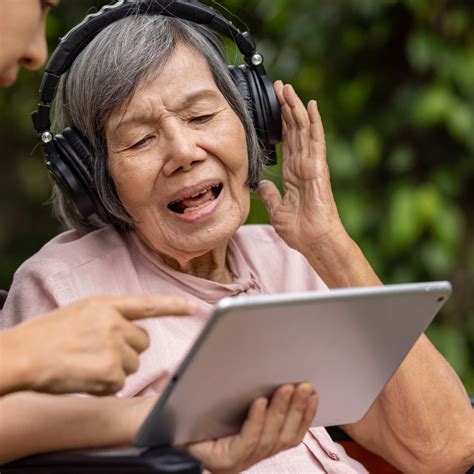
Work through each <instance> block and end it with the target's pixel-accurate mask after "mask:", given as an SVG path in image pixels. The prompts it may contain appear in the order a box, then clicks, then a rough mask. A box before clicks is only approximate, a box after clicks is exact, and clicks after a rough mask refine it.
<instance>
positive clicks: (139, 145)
mask: <svg viewBox="0 0 474 474" xmlns="http://www.w3.org/2000/svg"><path fill="white" fill-rule="evenodd" d="M152 138H153V135H147V136H146V137H144V138H142V139H141V140H139V141H138V142H136V143H134V144H133V145H132V146H131V147H129V149H130V150H137V149H139V148H142V147H144V146H145V145H146V144H147V143H148V141H149V140H151V139H152Z"/></svg>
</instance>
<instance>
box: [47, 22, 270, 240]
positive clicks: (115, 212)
mask: <svg viewBox="0 0 474 474" xmlns="http://www.w3.org/2000/svg"><path fill="white" fill-rule="evenodd" d="M178 43H183V44H185V45H186V46H188V47H191V48H193V49H195V50H196V51H197V52H198V53H199V54H201V55H202V57H203V58H204V59H205V60H206V62H207V64H208V65H209V68H210V70H211V73H212V75H213V77H214V80H215V82H216V85H217V87H218V89H219V90H220V91H221V93H222V94H223V96H224V97H225V99H226V100H227V102H228V103H229V105H230V106H231V107H232V109H233V110H234V111H235V113H236V114H237V116H238V117H239V118H240V120H241V122H242V124H243V126H244V129H245V132H246V137H247V150H248V159H249V174H248V179H247V183H248V185H249V186H250V187H251V188H252V189H255V188H256V186H257V184H258V182H259V180H260V177H261V173H262V170H263V163H264V151H263V148H262V146H261V145H260V143H259V140H258V138H257V134H256V131H255V129H254V126H253V123H252V119H251V117H250V114H249V112H248V111H247V108H246V105H245V103H244V100H243V98H242V96H241V94H240V92H239V91H238V89H237V87H236V86H235V84H234V82H233V81H232V79H231V77H230V74H229V72H228V68H227V62H226V58H225V55H224V52H223V49H222V46H221V43H220V41H219V39H218V38H217V37H216V35H215V34H214V33H212V32H211V31H209V30H208V29H206V28H205V27H203V26H201V25H197V24H194V23H191V22H187V21H185V20H182V19H177V18H171V17H166V16H152V15H137V16H133V17H128V18H124V19H122V20H119V21H117V22H115V23H112V24H111V25H109V26H108V27H107V28H105V29H104V30H103V31H101V32H100V33H99V34H98V35H97V36H96V37H95V38H94V40H93V41H92V42H91V43H90V44H89V45H88V46H87V47H86V48H85V49H84V51H82V53H81V54H80V55H79V56H78V57H77V59H76V60H75V61H74V63H73V65H72V66H71V68H70V70H69V71H68V72H67V73H66V74H65V75H64V76H63V77H62V79H61V82H60V85H59V91H58V94H57V99H56V102H55V120H54V127H55V129H56V131H60V130H63V129H64V128H65V127H75V128H76V129H77V130H79V131H80V132H81V133H82V134H83V135H84V136H85V138H86V139H87V140H88V141H89V143H90V144H91V146H92V147H93V149H94V160H93V163H90V164H89V165H90V167H91V170H92V174H93V177H94V182H95V186H96V188H97V192H98V194H99V196H100V199H101V201H102V203H103V206H104V208H105V209H106V211H107V213H108V217H109V221H110V222H111V223H112V224H113V225H114V226H115V227H116V228H117V229H119V230H129V229H132V228H133V224H134V221H133V218H132V217H131V216H130V215H129V214H128V212H127V211H126V209H125V208H124V206H123V205H122V203H121V202H120V199H119V197H118V195H117V192H116V189H115V186H114V183H113V181H112V179H111V177H110V175H109V173H108V169H107V145H106V141H105V124H106V123H107V120H108V119H109V118H110V116H111V114H112V113H113V112H114V111H116V110H118V109H120V108H121V107H123V106H124V105H125V104H126V103H127V101H129V100H130V99H131V97H132V96H133V94H134V92H135V90H136V88H137V86H138V84H139V82H140V81H141V80H142V79H144V78H145V79H146V77H147V76H149V77H152V76H153V75H156V74H159V72H160V70H161V68H162V67H163V66H164V65H165V64H166V62H167V60H168V59H169V58H170V56H171V54H172V53H173V51H174V49H175V47H176V45H177V44H178ZM53 206H54V211H55V214H56V216H57V217H58V218H59V219H60V220H61V221H63V222H65V223H66V224H68V225H69V226H71V227H74V228H75V229H77V230H80V231H90V230H94V229H97V228H99V227H101V226H103V225H104V223H103V222H102V221H101V220H100V219H99V218H98V217H97V216H94V217H93V218H91V219H89V220H85V219H84V218H82V217H81V216H80V214H79V212H78V211H77V209H76V208H75V206H74V205H73V204H72V203H71V202H70V201H69V199H67V197H66V196H65V195H64V194H63V193H62V191H61V190H60V189H59V188H58V187H57V186H54V189H53Z"/></svg>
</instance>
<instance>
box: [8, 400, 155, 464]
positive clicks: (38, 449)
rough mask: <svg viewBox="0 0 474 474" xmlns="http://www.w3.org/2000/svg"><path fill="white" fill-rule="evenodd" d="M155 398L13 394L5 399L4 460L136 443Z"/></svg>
mask: <svg viewBox="0 0 474 474" xmlns="http://www.w3.org/2000/svg"><path fill="white" fill-rule="evenodd" d="M154 400H155V398H154V397H151V398H149V397H146V398H145V397H143V398H115V397H100V398H97V397H87V398H86V397H77V396H72V395H70V396H66V395H63V396H59V395H46V394H40V393H33V392H18V393H14V394H10V395H7V396H5V397H3V398H0V464H3V463H6V462H9V461H11V460H14V459H17V458H21V457H24V456H27V455H32V454H38V453H42V452H49V451H59V450H66V449H79V448H92V447H94V448H100V447H110V446H121V445H122V446H123V445H127V444H130V441H131V439H132V437H133V435H134V434H135V432H136V431H137V429H138V427H139V426H140V424H141V423H142V421H143V420H144V418H145V416H146V414H147V413H148V411H149V410H150V409H151V407H152V404H153V403H154Z"/></svg>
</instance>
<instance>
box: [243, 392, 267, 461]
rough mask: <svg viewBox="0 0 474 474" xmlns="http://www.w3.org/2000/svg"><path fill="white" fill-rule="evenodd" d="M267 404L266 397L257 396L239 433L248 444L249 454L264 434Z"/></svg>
mask: <svg viewBox="0 0 474 474" xmlns="http://www.w3.org/2000/svg"><path fill="white" fill-rule="evenodd" d="M267 405H268V400H267V399H266V398H257V400H254V402H253V403H252V405H251V406H250V410H249V414H248V416H247V418H246V420H245V421H244V424H243V425H242V428H241V430H240V433H239V435H238V437H239V438H240V442H243V443H244V444H246V445H247V448H248V452H249V454H250V453H251V452H252V451H253V449H254V448H255V443H256V442H257V441H258V439H259V438H260V436H261V434H262V430H263V427H264V424H265V415H266V411H267Z"/></svg>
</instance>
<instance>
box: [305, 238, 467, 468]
mask: <svg viewBox="0 0 474 474" xmlns="http://www.w3.org/2000/svg"><path fill="white" fill-rule="evenodd" d="M327 244H328V247H327V248H325V245H324V244H322V243H320V244H318V246H316V247H313V249H312V252H313V253H312V254H311V253H308V254H307V258H308V260H309V261H310V262H311V263H312V265H313V267H314V268H315V269H316V270H317V271H318V273H319V274H320V275H321V274H323V275H324V276H323V278H325V281H327V282H329V285H330V286H331V287H349V286H368V285H378V284H381V282H380V280H379V279H378V277H377V276H376V274H375V273H374V271H373V270H372V268H371V267H370V265H369V263H368V262H367V260H366V259H365V257H364V256H363V254H362V252H361V251H360V249H359V247H358V246H357V245H356V244H355V243H354V242H353V241H352V240H351V239H350V238H348V237H344V238H343V239H341V244H337V243H335V242H332V243H330V242H329V241H328V242H327ZM325 269H330V272H327V271H326V270H325ZM325 271H326V272H327V273H328V274H327V275H326V274H325ZM321 276H322V275H321ZM343 428H344V430H345V431H346V432H347V433H348V434H349V435H350V436H351V437H352V438H354V439H355V440H356V441H357V442H358V443H359V444H361V445H362V446H364V447H366V448H367V449H369V450H371V451H373V452H375V453H377V454H379V455H381V456H383V457H384V458H385V459H387V460H388V461H389V462H391V463H392V464H393V465H394V466H396V467H398V468H399V469H400V470H401V471H403V472H417V473H421V472H430V473H432V472H450V473H456V472H460V473H464V472H466V470H467V469H468V468H469V467H470V466H471V465H472V464H473V463H474V412H473V411H472V409H471V404H470V402H469V399H468V396H467V394H466V391H465V390H464V387H463V385H462V383H461V381H460V380H459V378H458V376H457V375H456V373H455V372H454V370H453V369H452V368H451V366H450V365H449V364H448V362H447V361H446V360H445V359H444V358H443V357H442V356H441V354H440V353H439V352H438V351H437V350H436V349H435V347H434V346H433V345H432V344H431V342H430V341H429V340H428V338H427V337H426V336H424V335H423V336H421V338H420V339H419V340H418V342H417V343H416V344H415V346H414V347H413V348H412V350H411V351H410V353H409V354H408V356H407V357H406V359H405V360H404V362H403V363H402V365H401V366H400V367H399V369H398V370H397V372H396V373H395V375H394V376H393V377H392V379H391V381H390V383H389V384H388V385H387V386H386V388H385V389H384V390H383V392H382V393H381V395H380V396H379V397H378V399H377V401H376V402H375V403H374V405H372V407H371V408H370V410H369V412H368V413H367V415H366V416H365V417H364V418H363V419H362V420H361V421H359V422H358V423H354V424H351V425H346V426H343Z"/></svg>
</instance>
